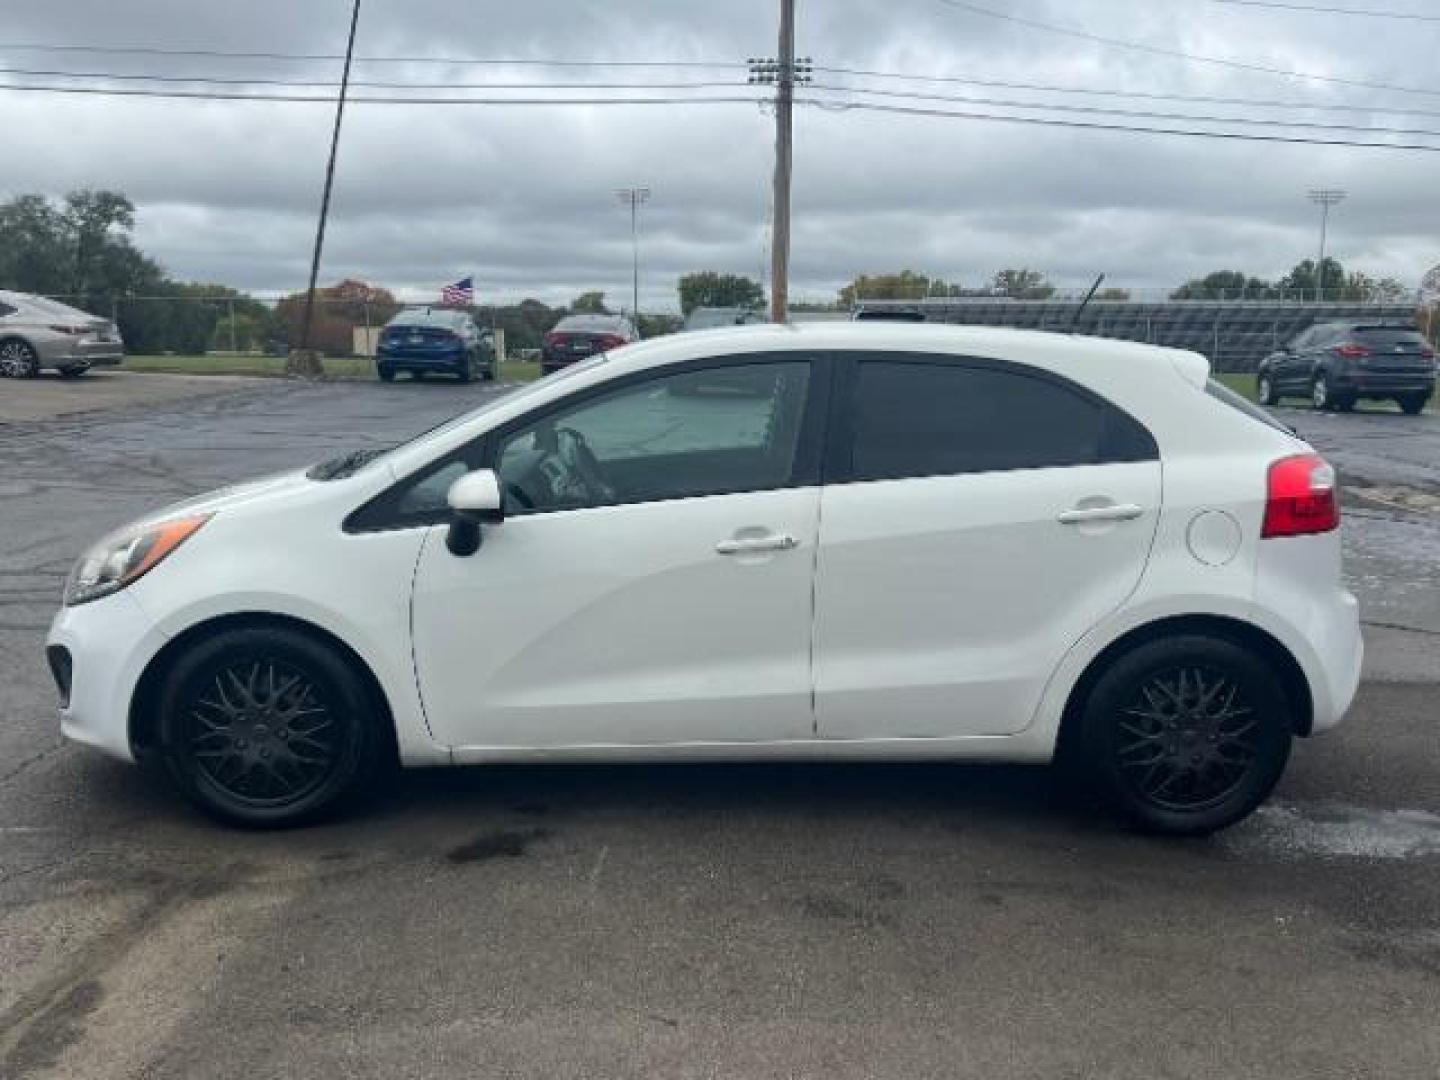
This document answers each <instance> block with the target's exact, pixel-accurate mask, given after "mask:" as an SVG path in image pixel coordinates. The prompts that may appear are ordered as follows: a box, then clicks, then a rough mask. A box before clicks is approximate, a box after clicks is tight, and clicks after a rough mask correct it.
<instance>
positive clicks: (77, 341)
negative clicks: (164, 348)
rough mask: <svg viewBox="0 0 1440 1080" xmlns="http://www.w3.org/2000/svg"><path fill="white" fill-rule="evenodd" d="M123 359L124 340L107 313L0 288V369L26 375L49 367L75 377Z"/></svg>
mask: <svg viewBox="0 0 1440 1080" xmlns="http://www.w3.org/2000/svg"><path fill="white" fill-rule="evenodd" d="M124 359H125V343H124V342H123V341H122V340H121V339H120V331H119V329H118V328H117V327H116V326H115V324H114V323H113V322H111V321H110V320H109V319H102V318H100V317H99V316H97V315H91V314H88V313H87V312H84V311H81V310H80V309H79V308H73V307H71V306H70V305H68V304H62V303H60V302H59V301H58V300H49V299H47V298H45V297H43V296H32V295H30V294H29V293H19V292H10V291H8V290H5V289H0V375H3V376H6V377H9V378H12V379H24V378H30V377H32V376H35V375H38V374H40V372H42V371H44V370H46V369H47V368H48V369H50V370H52V371H58V372H59V373H60V374H61V375H66V376H72V377H73V376H76V375H84V374H85V372H87V371H89V370H90V369H91V368H92V367H95V366H97V365H110V366H113V365H116V364H119V363H121V362H123V361H124Z"/></svg>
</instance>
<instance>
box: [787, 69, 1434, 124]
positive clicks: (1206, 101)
mask: <svg viewBox="0 0 1440 1080" xmlns="http://www.w3.org/2000/svg"><path fill="white" fill-rule="evenodd" d="M814 70H816V71H819V72H822V73H824V74H827V75H849V76H852V77H856V78H867V79H891V80H895V81H897V82H921V83H953V84H956V85H960V86H985V87H991V88H993V89H996V90H1033V91H1035V92H1037V93H1055V94H1082V95H1088V96H1092V97H1118V98H1136V99H1139V100H1144V101H1176V102H1185V103H1190V104H1196V105H1245V106H1250V107H1254V108H1262V109H1314V110H1318V111H1321V112H1356V113H1384V114H1386V115H1391V116H1437V117H1440V109H1397V108H1393V107H1391V106H1388V105H1335V104H1320V103H1312V102H1305V101H1276V100H1274V99H1273V98H1270V99H1266V98H1250V97H1219V96H1215V95H1212V94H1163V93H1158V92H1156V91H1147V90H1115V89H1110V88H1101V89H1093V88H1089V87H1084V86H1060V85H1056V84H1053V83H1030V82H1009V81H1004V80H999V79H972V78H966V77H964V76H959V75H914V74H910V73H908V72H897V71H875V70H872V69H868V68H849V67H823V66H821V65H819V64H816V65H815V69H814Z"/></svg>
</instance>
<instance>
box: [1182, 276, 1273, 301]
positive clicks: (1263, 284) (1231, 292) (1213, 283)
mask: <svg viewBox="0 0 1440 1080" xmlns="http://www.w3.org/2000/svg"><path fill="white" fill-rule="evenodd" d="M1274 296H1275V286H1273V285H1271V284H1270V283H1269V282H1268V281H1262V280H1261V279H1260V278H1257V277H1248V276H1246V274H1245V273H1244V272H1243V271H1240V270H1216V271H1215V272H1214V273H1210V274H1206V275H1205V276H1204V277H1203V278H1192V279H1191V280H1189V281H1187V282H1186V283H1185V284H1184V285H1181V286H1180V287H1179V288H1178V289H1176V290H1175V291H1174V292H1172V293H1171V294H1170V299H1171V300H1268V299H1273V298H1274Z"/></svg>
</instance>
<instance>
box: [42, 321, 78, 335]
mask: <svg viewBox="0 0 1440 1080" xmlns="http://www.w3.org/2000/svg"><path fill="white" fill-rule="evenodd" d="M50 329H51V330H54V331H55V332H56V333H57V334H74V335H75V336H77V337H78V336H79V335H81V334H83V333H85V332H86V330H85V327H83V326H62V325H60V324H59V323H51V324H50Z"/></svg>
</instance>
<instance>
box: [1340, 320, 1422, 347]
mask: <svg viewBox="0 0 1440 1080" xmlns="http://www.w3.org/2000/svg"><path fill="white" fill-rule="evenodd" d="M1351 336H1352V337H1353V338H1354V339H1355V340H1356V341H1359V342H1361V343H1363V344H1365V345H1369V346H1370V347H1371V348H1372V349H1384V350H1385V351H1387V352H1393V351H1394V350H1395V347H1396V346H1397V345H1398V346H1399V347H1400V348H1401V349H1403V350H1405V351H1406V352H1419V351H1420V350H1421V349H1424V348H1427V347H1428V346H1427V345H1426V344H1425V338H1424V337H1423V336H1422V335H1421V334H1420V331H1418V330H1415V329H1413V328H1411V327H1408V326H1357V327H1356V328H1355V332H1354V334H1352V335H1351Z"/></svg>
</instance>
